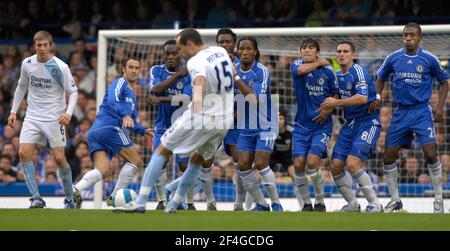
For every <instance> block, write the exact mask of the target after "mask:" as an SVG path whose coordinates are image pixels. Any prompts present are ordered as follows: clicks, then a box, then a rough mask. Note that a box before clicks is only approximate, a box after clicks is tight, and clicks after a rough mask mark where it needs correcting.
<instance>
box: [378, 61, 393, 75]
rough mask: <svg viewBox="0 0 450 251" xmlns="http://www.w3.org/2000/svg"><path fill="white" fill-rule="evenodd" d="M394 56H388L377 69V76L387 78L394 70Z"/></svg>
mask: <svg viewBox="0 0 450 251" xmlns="http://www.w3.org/2000/svg"><path fill="white" fill-rule="evenodd" d="M391 58H392V56H388V57H387V58H386V59H385V60H384V62H383V64H382V65H381V66H380V68H379V69H378V71H377V77H378V78H379V79H381V80H387V78H388V77H389V74H391V72H392V71H393V70H394V69H393V68H392V61H391Z"/></svg>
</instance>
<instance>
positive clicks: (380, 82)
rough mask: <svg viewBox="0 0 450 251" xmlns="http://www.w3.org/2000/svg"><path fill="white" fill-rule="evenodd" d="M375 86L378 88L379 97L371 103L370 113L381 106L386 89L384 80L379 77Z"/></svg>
mask: <svg viewBox="0 0 450 251" xmlns="http://www.w3.org/2000/svg"><path fill="white" fill-rule="evenodd" d="M375 88H376V90H377V98H376V99H375V100H374V101H373V102H372V103H370V105H369V110H368V112H369V113H373V112H375V111H376V110H377V109H378V108H380V106H381V93H382V92H383V89H384V80H382V79H380V78H378V79H377V81H376V84H375Z"/></svg>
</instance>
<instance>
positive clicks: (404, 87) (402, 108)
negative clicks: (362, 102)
mask: <svg viewBox="0 0 450 251" xmlns="http://www.w3.org/2000/svg"><path fill="white" fill-rule="evenodd" d="M421 39H422V30H421V28H420V26H419V25H418V24H417V23H409V24H407V25H406V26H405V28H404V29H403V43H404V46H405V47H404V48H402V49H399V50H397V51H395V52H393V53H392V54H390V55H389V56H388V57H387V58H386V60H385V61H384V63H383V65H382V66H381V67H380V69H379V70H378V72H377V76H378V79H377V82H376V85H377V86H376V88H377V100H376V101H375V102H373V103H372V104H371V106H370V109H369V112H374V111H376V110H377V109H378V108H379V107H380V105H381V101H380V99H381V93H382V91H383V88H384V83H385V81H386V80H387V79H388V77H389V76H390V74H391V73H392V76H391V79H390V81H391V85H392V95H393V96H394V101H395V102H396V103H397V108H396V109H395V110H394V113H393V114H392V121H391V124H390V126H389V128H388V130H387V134H386V143H385V151H384V160H383V161H384V174H385V175H386V182H387V184H388V188H389V192H390V193H391V201H390V202H389V203H388V204H387V205H386V206H385V211H386V212H392V211H394V210H400V209H402V207H403V204H402V201H401V200H400V196H399V194H398V185H397V178H398V167H397V166H398V164H397V162H396V161H397V159H398V157H399V156H398V153H399V151H400V148H401V147H408V148H409V146H410V144H411V141H412V136H413V133H414V134H415V136H416V138H417V140H418V141H419V143H420V144H421V145H422V150H423V152H424V154H425V158H426V162H427V164H428V170H429V172H430V176H431V180H432V183H433V188H434V193H435V199H434V203H433V206H434V213H444V202H443V200H442V182H441V176H442V168H441V163H440V162H439V160H438V157H437V151H436V149H437V145H436V135H435V129H434V128H435V127H434V122H436V123H439V122H442V121H443V116H444V104H445V99H446V98H447V92H448V83H449V78H450V76H449V75H448V73H447V72H446V71H445V70H444V69H443V68H442V67H441V66H440V64H439V59H438V58H437V57H436V56H435V55H433V54H432V53H431V52H429V51H427V50H425V49H423V48H421V47H419V45H420V40H421ZM434 78H436V79H437V80H438V82H439V83H440V84H441V87H440V89H439V101H438V104H437V106H436V107H433V108H432V107H431V106H430V105H429V100H430V96H431V93H432V89H433V83H434ZM433 109H434V110H433Z"/></svg>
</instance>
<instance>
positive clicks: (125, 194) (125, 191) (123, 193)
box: [112, 188, 137, 207]
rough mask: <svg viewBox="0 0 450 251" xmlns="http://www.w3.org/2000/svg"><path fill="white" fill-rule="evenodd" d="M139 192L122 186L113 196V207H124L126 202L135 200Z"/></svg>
mask: <svg viewBox="0 0 450 251" xmlns="http://www.w3.org/2000/svg"><path fill="white" fill-rule="evenodd" d="M136 196H137V194H136V192H135V191H134V190H133V189H129V188H122V189H120V190H119V191H117V193H116V194H115V195H114V196H113V198H112V199H113V203H112V204H113V207H123V206H125V204H127V203H129V202H131V201H133V200H134V199H135V198H136Z"/></svg>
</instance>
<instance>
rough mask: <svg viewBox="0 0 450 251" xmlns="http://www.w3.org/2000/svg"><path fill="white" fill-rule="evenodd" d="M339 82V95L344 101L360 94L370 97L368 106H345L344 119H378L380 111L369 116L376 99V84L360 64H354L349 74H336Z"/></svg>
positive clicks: (338, 72)
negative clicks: (372, 103) (370, 106)
mask: <svg viewBox="0 0 450 251" xmlns="http://www.w3.org/2000/svg"><path fill="white" fill-rule="evenodd" d="M336 77H337V80H338V86H339V94H340V95H341V98H342V99H346V98H350V97H351V96H353V95H356V94H359V95H363V96H366V97H368V102H367V104H364V105H359V106H344V107H343V108H344V118H345V119H346V120H347V121H349V120H352V119H365V118H376V117H378V114H379V111H378V110H377V111H375V112H374V113H372V114H369V112H368V109H369V105H370V103H371V102H372V101H374V100H375V99H376V90H375V84H374V82H373V80H372V77H371V76H370V74H369V73H368V72H367V70H366V69H365V68H364V67H362V66H360V65H359V64H353V65H352V66H351V67H350V68H349V70H348V72H347V73H345V74H343V73H342V72H341V71H337V72H336Z"/></svg>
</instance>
